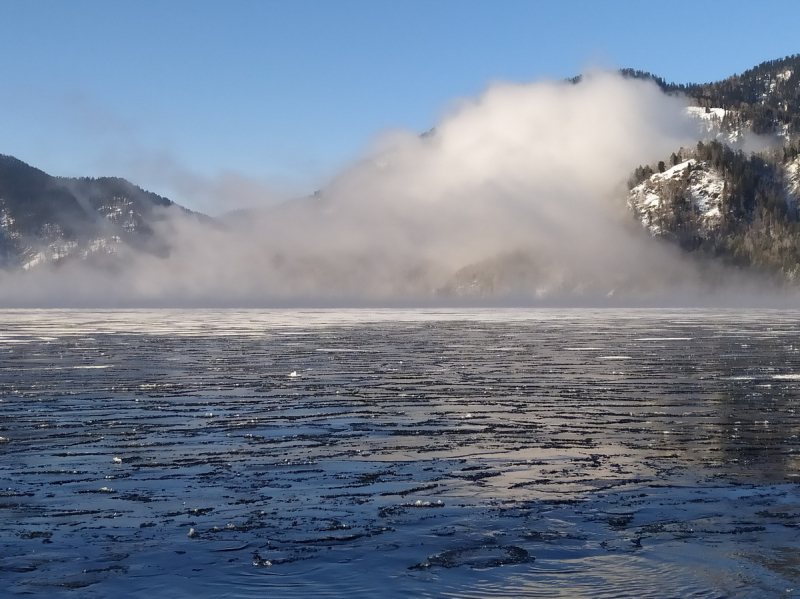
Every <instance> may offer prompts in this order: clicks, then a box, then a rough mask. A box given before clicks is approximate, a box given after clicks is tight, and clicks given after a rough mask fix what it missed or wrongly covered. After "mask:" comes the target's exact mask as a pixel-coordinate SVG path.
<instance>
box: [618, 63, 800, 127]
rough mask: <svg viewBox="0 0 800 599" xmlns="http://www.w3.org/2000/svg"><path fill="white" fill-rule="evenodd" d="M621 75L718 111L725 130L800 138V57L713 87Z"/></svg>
mask: <svg viewBox="0 0 800 599" xmlns="http://www.w3.org/2000/svg"><path fill="white" fill-rule="evenodd" d="M620 72H621V73H622V75H623V76H625V77H632V78H637V79H646V80H649V81H653V82H654V83H655V84H656V85H658V86H659V87H660V88H661V89H662V90H663V91H664V92H665V93H668V94H682V95H685V96H687V97H688V98H690V99H691V100H692V102H693V103H694V105H695V106H697V107H699V108H702V109H704V110H706V109H707V110H708V111H709V112H710V111H711V110H712V109H713V110H715V111H716V114H717V115H718V116H719V117H720V126H721V128H722V129H723V130H728V129H732V128H739V129H747V130H749V131H752V132H753V133H757V134H759V135H767V134H777V135H780V136H782V137H785V138H791V137H793V136H796V135H798V134H800V54H795V55H793V56H787V57H785V58H781V59H778V60H769V61H767V62H763V63H761V64H759V65H758V66H755V67H753V68H752V69H749V70H747V71H745V72H743V73H742V74H741V75H733V76H731V77H728V78H727V79H723V80H722V81H716V82H713V83H701V84H698V83H690V84H688V85H685V84H676V83H667V82H666V81H664V80H663V79H661V78H660V77H657V76H655V75H653V74H652V73H648V72H646V71H636V70H633V69H622V70H621V71H620Z"/></svg>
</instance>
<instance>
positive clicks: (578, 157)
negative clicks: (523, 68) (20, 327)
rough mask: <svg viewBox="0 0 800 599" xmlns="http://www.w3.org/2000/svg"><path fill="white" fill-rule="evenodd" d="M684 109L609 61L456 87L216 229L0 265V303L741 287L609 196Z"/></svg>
mask: <svg viewBox="0 0 800 599" xmlns="http://www.w3.org/2000/svg"><path fill="white" fill-rule="evenodd" d="M685 106H686V102H685V101H684V100H682V99H680V98H676V97H668V96H666V95H664V94H663V93H661V91H660V90H659V89H658V88H657V87H656V86H655V85H654V84H652V83H649V82H645V81H638V80H631V79H623V78H622V77H620V76H619V75H616V74H613V73H604V72H603V73H593V74H590V75H588V76H585V77H584V78H583V81H582V82H581V83H580V84H577V85H573V84H570V83H564V82H537V83H531V84H526V85H520V84H496V85H493V86H491V87H490V88H489V89H488V90H487V91H486V92H485V93H484V94H483V95H481V96H480V97H478V98H475V99H472V100H464V101H462V102H460V103H459V104H458V105H457V106H456V107H455V108H454V109H452V110H451V111H450V112H449V114H447V115H446V116H445V117H444V118H442V120H441V122H440V123H439V124H438V125H437V126H436V128H435V130H434V131H432V132H431V133H429V134H426V135H424V136H420V135H418V134H417V133H415V132H407V131H392V132H387V133H385V134H383V135H382V136H380V137H379V138H378V139H377V140H376V141H375V143H374V146H373V148H372V150H371V151H370V152H368V153H367V155H366V156H364V157H363V159H362V160H360V161H359V162H358V163H357V164H354V165H352V166H351V167H349V168H347V169H345V170H344V171H343V172H341V173H340V174H339V175H338V176H337V177H335V178H334V179H333V180H332V181H330V182H329V183H328V184H327V185H325V186H324V188H323V189H322V191H321V192H320V193H319V194H316V195H315V196H314V197H311V198H306V199H302V200H295V201H292V202H287V203H284V204H281V205H279V206H274V205H272V206H265V207H263V208H256V209H249V210H246V211H242V212H238V213H235V214H231V215H228V217H227V218H223V219H221V221H220V224H219V225H218V226H210V225H208V224H206V223H203V222H201V221H198V220H197V219H194V218H190V217H186V216H182V215H180V214H178V213H177V211H174V212H175V213H174V214H173V215H172V218H170V219H168V220H167V221H166V222H164V223H162V224H161V225H159V230H158V231H157V232H158V234H159V235H162V236H164V238H165V239H167V240H168V241H169V244H170V246H171V250H170V252H169V255H168V256H166V257H164V256H161V257H156V256H150V255H143V254H138V253H134V252H132V251H126V250H125V249H124V248H120V249H119V252H118V258H119V260H118V261H117V262H116V263H115V264H114V266H113V268H108V267H106V268H101V269H98V268H94V267H89V266H87V265H85V264H82V263H80V262H77V261H75V262H73V263H67V264H62V265H60V266H59V267H58V268H47V269H39V270H38V271H36V272H25V273H16V274H8V273H5V274H3V275H2V279H0V303H2V304H3V305H87V306H89V305H96V306H116V305H126V306H136V305H142V306H145V305H147V306H153V305H165V306H184V305H185V306H203V305H208V306H221V305H242V306H291V305H304V306H310V305H318V306H327V305H331V306H333V305H337V306H342V305H354V306H355V305H365V304H368V305H378V304H383V305H404V304H405V305H407V304H441V305H447V304H458V303H464V302H467V303H479V304H486V305H491V304H494V303H506V304H508V303H537V302H543V301H544V302H562V301H563V302H571V301H580V302H589V303H591V302H594V301H597V302H607V301H609V300H608V298H609V297H611V298H625V300H624V301H630V302H632V303H637V302H644V303H647V302H657V303H658V302H665V301H666V302H670V301H682V300H683V301H685V300H687V298H700V297H708V296H707V294H708V293H716V294H717V295H716V296H715V297H725V294H729V293H731V292H732V290H738V291H742V289H746V288H751V287H748V286H749V285H750V284H748V283H747V282H746V281H744V280H741V277H739V276H738V275H735V274H734V273H732V272H727V271H725V270H724V269H722V268H721V267H719V266H716V265H713V264H698V263H697V262H695V261H694V260H691V259H688V258H686V257H685V255H683V254H682V253H681V252H680V251H679V250H678V249H676V248H673V247H670V246H668V245H667V244H665V243H663V242H659V241H657V240H654V239H652V238H649V237H648V235H647V234H646V232H644V231H643V230H642V228H641V227H640V226H639V225H638V223H636V222H635V221H634V219H633V217H632V216H631V215H630V214H628V212H627V210H626V207H625V193H626V189H625V181H626V180H627V178H628V176H629V175H630V173H631V171H632V170H633V169H634V168H635V167H636V166H637V165H639V164H646V163H649V162H652V161H654V160H658V159H662V158H663V157H664V156H668V155H669V154H670V152H673V151H675V150H676V149H677V148H679V147H680V146H682V145H688V144H692V143H694V142H695V141H696V139H697V138H698V131H697V126H696V123H695V124H693V123H692V122H690V119H687V117H686V115H685V112H684V108H685ZM231 189H232V190H234V189H235V186H231ZM209 193H210V195H214V194H217V195H218V190H217V189H215V190H213V192H209ZM234 193H235V192H234ZM247 193H248V200H247V202H248V204H249V205H252V203H253V200H252V198H253V196H254V195H255V193H256V192H255V191H254V189H253V188H252V186H249V187H248V189H247ZM232 201H234V202H235V201H236V198H232Z"/></svg>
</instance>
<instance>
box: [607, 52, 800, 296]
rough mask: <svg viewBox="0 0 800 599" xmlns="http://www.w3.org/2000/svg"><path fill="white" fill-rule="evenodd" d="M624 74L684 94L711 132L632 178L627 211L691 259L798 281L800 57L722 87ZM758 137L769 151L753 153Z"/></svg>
mask: <svg viewBox="0 0 800 599" xmlns="http://www.w3.org/2000/svg"><path fill="white" fill-rule="evenodd" d="M623 74H624V75H625V76H628V77H635V78H641V79H649V80H652V81H654V82H655V83H656V84H658V85H659V87H661V89H662V90H663V91H664V92H665V93H670V94H684V95H686V96H687V97H688V98H689V99H690V101H691V102H692V103H693V104H694V105H693V106H690V107H689V108H688V112H689V114H690V115H691V116H693V117H695V118H696V119H698V120H699V121H700V122H701V123H702V124H703V128H704V130H705V132H706V139H705V140H703V141H700V142H699V143H698V144H697V146H696V147H693V148H676V151H675V152H673V153H672V154H671V156H669V157H666V156H665V157H664V159H663V160H661V161H658V162H657V163H655V164H651V165H644V166H639V167H638V168H637V169H636V170H635V171H634V173H633V174H632V175H631V178H630V180H629V182H628V188H629V190H630V191H629V194H628V198H627V204H628V207H629V208H630V210H631V211H632V212H633V214H634V215H635V217H636V218H637V219H638V220H639V221H640V222H641V223H642V225H643V226H644V227H645V228H646V229H647V230H648V231H649V232H650V233H651V234H652V235H653V236H655V237H660V238H663V239H666V240H668V241H671V242H673V243H676V244H678V245H679V246H680V247H681V248H683V249H684V250H687V251H689V252H701V253H703V254H705V255H710V256H713V257H715V258H718V259H720V260H722V261H724V262H727V263H729V264H733V265H736V266H739V267H747V268H755V269H758V270H760V271H766V272H768V273H771V274H773V275H775V276H777V277H778V279H779V280H782V281H784V282H794V281H797V280H798V279H800V157H799V156H800V55H795V56H790V57H787V58H784V59H781V60H773V61H769V62H765V63H762V64H760V65H758V66H756V67H754V68H752V69H750V70H748V71H745V72H744V73H742V74H741V75H734V76H732V77H729V78H727V79H725V80H723V81H719V82H716V83H706V84H690V85H676V84H668V83H666V82H664V81H663V80H662V79H659V78H658V77H655V76H654V75H651V74H650V73H645V72H641V71H632V70H625V71H623ZM753 134H757V135H759V136H761V137H759V138H758V145H759V146H761V147H763V149H762V150H761V151H758V152H746V151H744V149H743V148H744V147H746V145H745V142H746V140H748V138H750V137H753Z"/></svg>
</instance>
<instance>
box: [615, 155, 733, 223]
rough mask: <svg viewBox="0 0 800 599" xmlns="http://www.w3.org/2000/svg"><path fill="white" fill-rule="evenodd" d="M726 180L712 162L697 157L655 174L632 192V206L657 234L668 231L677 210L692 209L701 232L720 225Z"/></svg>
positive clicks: (629, 206) (641, 219) (629, 201)
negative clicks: (702, 160) (698, 159)
mask: <svg viewBox="0 0 800 599" xmlns="http://www.w3.org/2000/svg"><path fill="white" fill-rule="evenodd" d="M724 186H725V184H724V181H723V178H722V176H721V175H720V173H719V172H717V171H716V170H715V169H714V168H713V167H712V166H711V164H710V163H709V162H699V161H697V160H696V159H694V158H691V159H689V160H686V161H684V162H681V163H680V164H677V165H675V166H673V167H672V168H670V169H668V170H666V171H664V172H663V173H655V174H653V175H651V176H650V177H649V178H648V179H646V180H645V181H644V182H642V183H640V184H639V185H637V186H635V187H634V188H633V189H631V190H630V193H629V194H628V208H630V209H631V211H633V213H634V214H635V215H636V216H637V218H638V219H639V220H640V221H641V223H642V225H643V226H644V227H645V228H647V229H648V230H649V231H650V232H651V233H652V234H653V235H661V234H664V233H665V232H666V231H667V230H668V228H669V225H670V224H672V223H673V222H674V220H675V212H676V210H682V211H684V212H688V213H689V214H690V215H691V218H693V219H694V224H695V226H696V227H697V229H698V230H699V231H705V230H708V229H712V228H714V227H716V226H718V225H719V221H720V217H721V215H722V192H723V189H724Z"/></svg>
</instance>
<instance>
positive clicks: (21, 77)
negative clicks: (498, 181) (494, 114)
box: [0, 0, 800, 204]
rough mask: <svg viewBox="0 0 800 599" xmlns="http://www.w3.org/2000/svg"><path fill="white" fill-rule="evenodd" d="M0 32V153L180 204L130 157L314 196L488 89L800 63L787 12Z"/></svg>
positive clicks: (552, 11) (376, 14) (432, 13)
mask: <svg viewBox="0 0 800 599" xmlns="http://www.w3.org/2000/svg"><path fill="white" fill-rule="evenodd" d="M0 23H1V24H2V28H1V29H0V65H1V66H0V153H4V154H11V155H14V156H17V157H18V158H20V159H22V160H24V161H26V162H28V163H30V164H33V165H34V166H37V167H39V168H41V169H43V170H45V171H47V172H49V173H51V174H56V175H65V176H78V175H90V176H99V175H116V176H124V177H128V178H131V179H132V180H134V182H136V183H139V184H141V185H142V186H144V187H149V188H151V189H152V190H153V191H156V192H159V193H162V194H164V195H173V199H175V200H177V201H179V202H180V201H183V202H185V203H189V204H191V198H180V197H174V194H171V190H170V189H167V188H160V189H159V188H156V189H153V185H154V182H155V181H156V179H152V178H150V177H148V175H147V169H146V168H145V169H142V168H141V164H142V161H144V163H148V161H150V163H156V164H157V163H158V161H159V160H171V161H174V162H175V163H177V164H180V165H181V166H182V168H185V169H187V171H190V172H192V173H195V174H198V175H202V176H205V177H210V178H213V177H215V176H217V175H219V174H220V173H223V172H227V171H232V172H237V173H241V174H244V175H246V176H249V177H254V178H257V179H277V180H288V181H291V182H295V183H298V182H299V188H301V189H302V188H304V187H305V188H308V189H307V191H311V190H312V189H313V186H314V185H316V184H318V183H320V182H321V181H322V180H324V178H325V177H326V176H328V175H330V174H331V173H333V172H335V171H336V169H338V168H340V167H341V166H342V165H344V164H346V163H347V162H348V161H350V160H352V159H353V158H354V157H356V156H358V155H359V153H360V152H362V151H363V150H364V149H365V148H366V147H368V145H369V143H370V140H371V139H373V138H374V136H375V135H376V134H378V133H379V132H381V131H383V130H386V129H391V128H405V129H411V130H414V131H420V132H421V131H425V130H427V129H429V128H430V127H431V126H433V125H434V124H435V123H436V121H437V119H438V117H439V116H440V115H441V114H442V112H443V111H444V110H446V109H447V107H448V106H449V105H451V103H452V102H453V101H454V99H456V98H459V97H464V96H473V95H475V94H477V93H479V92H480V91H481V90H482V89H484V88H485V87H486V86H487V85H488V84H489V83H490V82H491V81H493V80H511V81H520V82H525V81H533V80H537V79H541V78H565V77H570V76H573V75H576V74H578V73H580V72H581V70H582V69H584V68H585V67H586V66H587V65H600V66H606V67H633V68H638V69H643V70H649V71H652V72H654V73H656V74H658V75H660V76H662V77H664V78H665V79H667V80H671V81H677V82H690V81H709V80H716V79H720V78H723V77H725V76H727V75H730V74H733V73H736V72H741V71H743V70H746V69H747V68H749V67H751V66H754V65H755V64H757V63H759V62H762V61H764V60H769V59H772V58H780V57H783V56H785V55H788V54H794V53H798V52H800V36H798V23H800V2H794V1H787V0H783V1H772V0H761V1H759V2H755V1H754V0H750V1H748V2H740V1H738V0H730V1H726V2H703V1H701V0H694V1H682V0H681V1H672V2H641V1H613V0H608V1H600V0H598V1H589V0H573V1H570V0H559V1H556V0H552V1H548V2H544V1H534V0H528V1H516V0H495V1H493V2H489V1H488V0H486V1H474V0H438V1H437V0H396V1H391V0H282V1H277V0H274V1H270V0H255V1H252V0H235V1H221V0H219V1H208V0H186V1H182V0H181V1H179V0H173V1H170V0H159V1H150V0H115V1H106V0H69V1H67V0H36V1H23V0H0ZM135 164H139V167H138V168H135V167H134V166H133V165H135ZM155 184H158V183H155ZM162 185H163V183H162ZM172 191H174V190H172Z"/></svg>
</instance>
